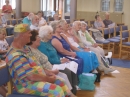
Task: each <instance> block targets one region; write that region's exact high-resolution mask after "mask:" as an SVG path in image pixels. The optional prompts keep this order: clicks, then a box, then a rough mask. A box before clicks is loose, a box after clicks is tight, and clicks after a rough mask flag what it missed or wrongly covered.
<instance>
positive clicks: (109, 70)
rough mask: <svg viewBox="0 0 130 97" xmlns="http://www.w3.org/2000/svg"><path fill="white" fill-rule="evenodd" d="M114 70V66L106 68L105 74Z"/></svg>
mask: <svg viewBox="0 0 130 97" xmlns="http://www.w3.org/2000/svg"><path fill="white" fill-rule="evenodd" d="M113 71H114V69H112V68H106V69H105V70H104V74H109V73H110V72H113Z"/></svg>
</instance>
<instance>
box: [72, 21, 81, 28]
mask: <svg viewBox="0 0 130 97" xmlns="http://www.w3.org/2000/svg"><path fill="white" fill-rule="evenodd" d="M78 23H80V21H74V22H73V25H72V26H73V27H75V26H76V25H77V24H78Z"/></svg>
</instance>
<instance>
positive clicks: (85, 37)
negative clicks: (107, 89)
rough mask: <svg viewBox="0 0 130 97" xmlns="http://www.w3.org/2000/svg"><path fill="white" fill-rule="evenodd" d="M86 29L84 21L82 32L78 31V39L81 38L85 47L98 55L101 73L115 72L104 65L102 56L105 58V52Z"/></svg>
mask: <svg viewBox="0 0 130 97" xmlns="http://www.w3.org/2000/svg"><path fill="white" fill-rule="evenodd" d="M86 27H87V24H86V23H85V22H84V21H82V22H81V30H80V31H78V37H79V38H80V40H81V41H82V43H83V44H84V45H85V46H87V47H89V48H90V50H91V51H93V52H95V53H96V55H97V57H98V61H99V63H100V65H99V67H98V68H99V70H100V71H104V73H110V72H112V71H114V70H113V69H112V68H107V67H105V66H104V64H103V62H102V60H101V56H102V57H104V56H105V54H104V50H103V49H102V48H100V47H99V46H98V44H97V43H96V42H95V40H94V39H93V38H92V37H91V35H90V34H89V32H88V31H87V30H86Z"/></svg>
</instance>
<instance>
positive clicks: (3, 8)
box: [2, 5, 5, 13]
mask: <svg viewBox="0 0 130 97" xmlns="http://www.w3.org/2000/svg"><path fill="white" fill-rule="evenodd" d="M4 10H5V5H4V6H3V7H2V13H4V12H5V11H4Z"/></svg>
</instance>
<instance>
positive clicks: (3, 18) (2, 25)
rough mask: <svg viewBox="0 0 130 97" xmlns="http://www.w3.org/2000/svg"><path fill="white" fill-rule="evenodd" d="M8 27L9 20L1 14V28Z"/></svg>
mask: <svg viewBox="0 0 130 97" xmlns="http://www.w3.org/2000/svg"><path fill="white" fill-rule="evenodd" d="M6 26H7V19H6V18H5V16H4V15H3V13H1V14H0V28H1V27H6Z"/></svg>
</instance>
